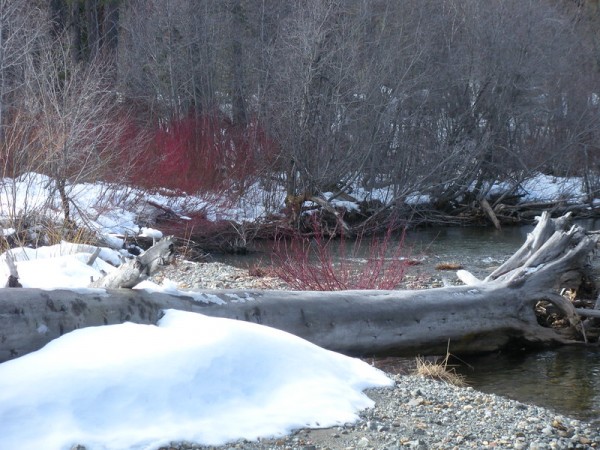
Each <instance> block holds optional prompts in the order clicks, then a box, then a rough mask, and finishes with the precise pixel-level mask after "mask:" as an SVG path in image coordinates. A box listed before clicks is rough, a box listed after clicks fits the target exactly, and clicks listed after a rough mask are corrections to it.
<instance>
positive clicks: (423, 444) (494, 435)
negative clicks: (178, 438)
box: [163, 375, 600, 450]
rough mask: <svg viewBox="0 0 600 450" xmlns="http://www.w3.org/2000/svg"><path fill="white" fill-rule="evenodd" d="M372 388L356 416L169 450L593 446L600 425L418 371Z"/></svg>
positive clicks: (176, 445) (598, 445)
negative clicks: (334, 423) (280, 432)
mask: <svg viewBox="0 0 600 450" xmlns="http://www.w3.org/2000/svg"><path fill="white" fill-rule="evenodd" d="M393 378H394V381H395V386H394V387H393V388H385V389H371V390H368V391H367V394H368V395H369V397H370V398H371V399H372V400H373V401H374V402H375V405H374V407H373V408H370V409H367V410H365V411H362V412H361V413H360V417H359V419H358V420H357V422H355V423H353V424H340V426H337V427H334V428H328V429H302V430H297V431H295V432H293V433H292V434H290V435H287V436H283V437H277V438H271V439H261V440H257V441H254V442H251V441H247V440H241V441H238V442H233V443H230V444H227V445H224V446H218V447H214V446H201V445H194V444H191V443H172V444H171V446H170V447H163V449H169V450H192V449H194V450H200V449H202V450H209V449H210V450H233V449H242V450H283V449H287V450H327V449H330V450H336V449H344V450H353V449H377V450H382V449H389V450H392V449H404V448H409V449H418V450H425V449H469V448H478V449H485V448H490V449H491V448H499V449H504V448H506V449H596V448H600V427H597V426H594V425H591V424H589V423H586V422H582V421H579V420H575V419H571V418H568V417H565V416H562V415H558V414H555V413H554V412H552V411H549V410H547V409H544V408H540V407H537V406H532V405H526V404H523V403H519V402H516V401H513V400H508V399H506V398H503V397H499V396H496V395H492V394H484V393H481V392H478V391H476V390H474V389H473V388H470V387H466V388H460V387H456V386H453V385H450V384H446V383H443V382H439V381H434V380H430V379H427V378H423V377H420V376H407V375H396V376H393Z"/></svg>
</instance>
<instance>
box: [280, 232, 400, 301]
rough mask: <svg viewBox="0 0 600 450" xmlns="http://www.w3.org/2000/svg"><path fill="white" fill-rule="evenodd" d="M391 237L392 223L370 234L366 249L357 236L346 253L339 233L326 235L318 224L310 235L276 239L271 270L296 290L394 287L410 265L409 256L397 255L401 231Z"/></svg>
mask: <svg viewBox="0 0 600 450" xmlns="http://www.w3.org/2000/svg"><path fill="white" fill-rule="evenodd" d="M395 239H396V237H395V235H394V233H393V230H392V227H390V228H389V229H388V231H387V232H386V234H385V235H384V236H383V237H373V238H371V240H370V242H369V244H368V248H367V249H364V247H363V240H362V237H359V239H357V240H356V241H355V243H354V245H353V246H352V248H351V255H350V256H347V255H346V249H347V245H346V242H345V239H344V237H343V235H342V236H341V237H340V238H339V239H334V238H332V237H326V236H325V235H324V233H323V232H322V229H320V228H319V229H317V231H316V232H315V234H314V235H312V236H311V237H306V236H300V235H296V236H293V237H292V238H290V239H287V240H284V239H280V240H278V241H277V243H276V245H275V249H274V254H273V257H272V263H273V271H274V273H275V274H276V276H278V277H279V278H281V279H282V280H283V281H285V282H286V283H287V284H288V285H289V286H290V287H291V288H292V289H296V290H312V291H339V290H347V289H395V288H397V287H398V286H399V284H400V283H401V282H402V281H403V279H404V274H405V271H406V268H407V267H408V266H409V265H410V260H408V259H406V258H402V256H401V255H402V251H403V244H404V232H402V234H401V236H400V239H399V240H397V241H395Z"/></svg>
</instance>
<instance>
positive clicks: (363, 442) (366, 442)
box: [357, 436, 371, 448]
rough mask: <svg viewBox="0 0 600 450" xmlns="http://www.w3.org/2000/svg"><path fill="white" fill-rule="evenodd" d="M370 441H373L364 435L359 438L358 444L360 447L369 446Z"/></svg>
mask: <svg viewBox="0 0 600 450" xmlns="http://www.w3.org/2000/svg"><path fill="white" fill-rule="evenodd" d="M370 443H371V442H370V441H369V440H368V439H367V438H366V437H364V436H363V437H361V438H360V439H359V440H358V444H357V446H358V448H367V447H368V446H369V444H370Z"/></svg>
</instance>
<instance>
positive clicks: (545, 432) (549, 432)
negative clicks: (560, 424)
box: [542, 427, 554, 436]
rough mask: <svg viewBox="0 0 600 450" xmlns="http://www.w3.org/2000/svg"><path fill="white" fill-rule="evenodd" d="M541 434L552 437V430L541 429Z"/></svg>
mask: <svg viewBox="0 0 600 450" xmlns="http://www.w3.org/2000/svg"><path fill="white" fill-rule="evenodd" d="M542 433H543V434H545V435H546V436H552V435H553V434H554V430H553V429H552V428H550V427H545V428H543V429H542Z"/></svg>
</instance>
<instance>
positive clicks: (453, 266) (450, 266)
mask: <svg viewBox="0 0 600 450" xmlns="http://www.w3.org/2000/svg"><path fill="white" fill-rule="evenodd" d="M462 268H463V265H462V264H461V263H459V262H442V263H439V264H438V265H437V266H435V270H460V269H462Z"/></svg>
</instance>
